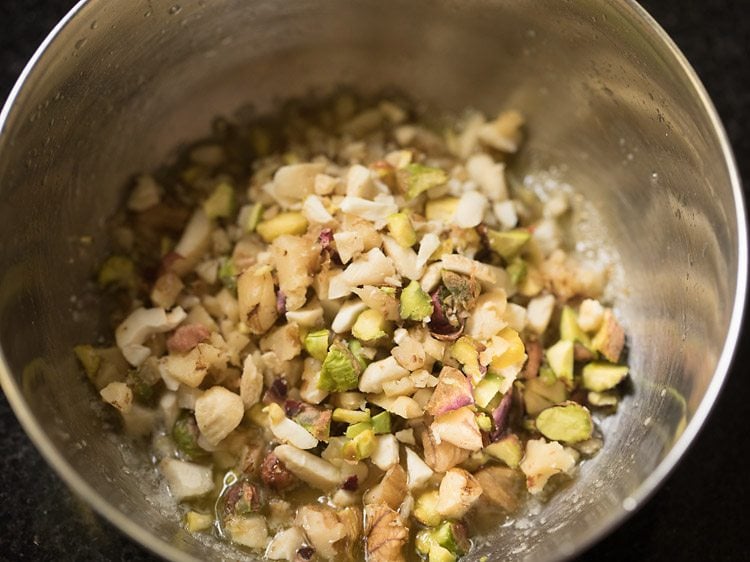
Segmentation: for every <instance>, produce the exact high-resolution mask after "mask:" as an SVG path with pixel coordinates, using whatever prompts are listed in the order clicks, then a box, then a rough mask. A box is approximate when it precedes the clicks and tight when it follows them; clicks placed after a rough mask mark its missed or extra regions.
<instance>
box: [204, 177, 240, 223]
mask: <svg viewBox="0 0 750 562" xmlns="http://www.w3.org/2000/svg"><path fill="white" fill-rule="evenodd" d="M234 207H235V195H234V189H233V188H232V186H231V185H229V184H228V183H226V182H221V183H220V184H219V185H217V186H216V187H215V188H214V190H213V192H212V193H211V195H209V196H208V199H206V200H205V201H204V202H203V212H204V213H206V216H207V217H208V218H209V219H216V218H219V217H221V218H227V217H229V216H231V215H232V213H234Z"/></svg>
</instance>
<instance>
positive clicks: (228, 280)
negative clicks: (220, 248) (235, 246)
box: [219, 258, 237, 291]
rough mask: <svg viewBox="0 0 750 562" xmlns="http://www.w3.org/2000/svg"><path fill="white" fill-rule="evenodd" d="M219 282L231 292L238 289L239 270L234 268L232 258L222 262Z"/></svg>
mask: <svg viewBox="0 0 750 562" xmlns="http://www.w3.org/2000/svg"><path fill="white" fill-rule="evenodd" d="M219 280H220V281H221V283H222V285H224V286H225V287H226V288H227V289H229V290H230V291H235V290H236V289H237V269H236V268H235V267H234V260H233V259H232V258H225V259H223V260H221V265H220V266H219Z"/></svg>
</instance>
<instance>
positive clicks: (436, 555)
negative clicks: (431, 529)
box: [427, 543, 456, 562]
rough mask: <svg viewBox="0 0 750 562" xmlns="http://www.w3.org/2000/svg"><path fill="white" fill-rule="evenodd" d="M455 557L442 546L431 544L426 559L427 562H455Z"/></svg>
mask: <svg viewBox="0 0 750 562" xmlns="http://www.w3.org/2000/svg"><path fill="white" fill-rule="evenodd" d="M455 561H456V555H455V554H453V553H452V552H451V551H450V550H448V549H447V548H445V547H444V546H440V545H439V544H437V543H433V544H432V545H431V546H430V554H429V556H428V558H427V562H455Z"/></svg>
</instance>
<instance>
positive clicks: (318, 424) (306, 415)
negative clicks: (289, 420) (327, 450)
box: [294, 406, 331, 441]
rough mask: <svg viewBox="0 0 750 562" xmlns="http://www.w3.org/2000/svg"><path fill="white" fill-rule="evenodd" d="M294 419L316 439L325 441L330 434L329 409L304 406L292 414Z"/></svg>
mask: <svg viewBox="0 0 750 562" xmlns="http://www.w3.org/2000/svg"><path fill="white" fill-rule="evenodd" d="M294 421H295V422H297V423H298V424H299V425H301V426H302V427H304V428H305V429H306V430H307V431H309V432H310V434H311V435H312V436H313V437H315V439H317V440H318V441H327V440H328V437H329V436H330V434H331V411H330V410H322V409H318V408H315V407H313V406H306V407H304V408H303V409H302V410H301V411H300V413H299V414H297V415H296V416H294Z"/></svg>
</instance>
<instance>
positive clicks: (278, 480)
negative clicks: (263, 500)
mask: <svg viewBox="0 0 750 562" xmlns="http://www.w3.org/2000/svg"><path fill="white" fill-rule="evenodd" d="M260 477H261V479H262V480H263V483H264V484H265V485H266V486H268V487H269V488H271V489H273V490H276V491H277V492H281V491H284V490H289V489H291V488H293V487H294V486H296V485H297V484H298V483H299V481H298V480H297V477H296V476H295V475H294V474H292V473H291V472H290V471H289V469H287V467H286V466H285V465H284V463H283V462H282V461H281V459H279V457H277V456H276V455H274V454H273V453H268V454H267V455H266V458H265V459H263V464H262V465H261V467H260Z"/></svg>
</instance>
